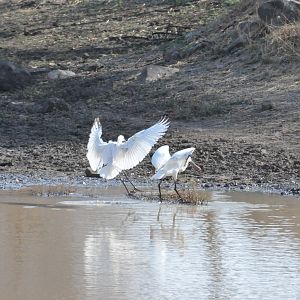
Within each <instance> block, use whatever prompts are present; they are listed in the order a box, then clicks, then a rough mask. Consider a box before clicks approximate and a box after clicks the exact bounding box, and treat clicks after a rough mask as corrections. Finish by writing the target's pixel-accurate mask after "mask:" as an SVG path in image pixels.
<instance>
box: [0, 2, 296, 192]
mask: <svg viewBox="0 0 300 300" xmlns="http://www.w3.org/2000/svg"><path fill="white" fill-rule="evenodd" d="M171 2H172V1H170V2H167V1H165V2H163V4H151V5H150V4H149V5H143V4H139V3H134V2H129V3H128V4H126V7H124V5H125V4H124V3H123V4H122V3H121V2H120V1H118V3H119V4H114V2H112V1H109V2H108V1H103V2H101V1H96V2H93V1H92V2H91V1H66V2H54V1H27V2H24V1H13V2H8V3H5V2H4V3H3V4H0V6H1V9H0V15H1V18H0V25H1V26H0V27H1V30H0V57H1V59H5V60H10V61H14V62H16V63H20V64H22V65H23V66H26V67H31V68H39V69H36V71H34V72H32V76H33V83H32V84H31V85H29V86H27V87H26V88H24V89H22V90H14V91H8V92H0V108H1V110H0V125H1V126H0V172H1V180H2V182H5V181H6V180H10V179H9V178H10V176H11V174H22V176H23V175H26V176H29V177H30V176H33V177H34V178H38V177H42V178H43V177H47V178H49V177H50V178H51V176H54V177H55V176H70V178H71V177H74V176H78V175H83V174H84V172H85V169H86V167H87V166H88V162H87V159H86V157H85V154H86V144H87V140H88V134H89V131H90V127H91V125H92V123H93V119H94V117H96V116H99V117H100V118H101V122H102V125H103V132H104V133H103V134H104V137H105V138H106V139H107V140H108V139H115V138H116V137H117V135H118V134H121V133H122V134H123V135H125V137H129V136H130V135H131V134H133V133H135V132H136V131H137V130H140V129H143V128H145V126H148V125H151V124H153V123H154V122H156V121H157V120H159V119H160V117H161V116H162V115H168V116H169V118H170V120H171V127H170V130H169V131H168V133H167V135H166V137H165V138H164V139H163V140H161V141H160V143H159V145H161V144H164V143H168V144H169V145H170V148H171V151H172V152H173V151H176V150H178V149H181V148H182V147H190V146H195V147H196V148H197V151H196V153H195V160H196V161H197V162H198V163H201V164H203V165H204V167H205V171H204V173H203V174H201V175H198V174H197V175H195V174H192V172H191V171H190V170H189V171H188V172H187V175H184V176H182V178H181V180H182V181H195V182H196V183H197V184H198V185H199V186H203V187H211V186H219V187H225V188H228V187H238V188H245V187H248V186H252V187H260V186H261V187H266V186H267V187H272V188H276V189H277V190H281V191H283V192H287V193H293V194H299V184H300V108H299V107H300V88H299V86H300V75H299V74H300V72H299V70H300V64H299V60H297V59H293V60H288V59H286V60H276V59H275V58H276V57H275V56H274V59H273V60H272V61H270V60H266V57H265V56H262V55H258V53H261V52H259V50H258V49H257V48H255V47H254V46H253V45H250V46H249V45H248V46H247V47H241V48H237V49H234V50H233V51H229V52H226V51H219V50H220V49H219V50H218V51H216V49H217V47H216V46H217V45H218V39H216V36H217V34H220V32H223V35H220V36H221V37H222V36H223V38H222V39H221V40H219V42H220V45H221V46H222V47H224V49H225V46H226V45H225V44H226V43H227V41H226V38H228V36H229V35H226V34H227V33H226V32H227V31H226V30H227V29H226V30H225V28H226V27H227V26H228V24H230V22H233V21H234V20H230V22H229V21H228V18H227V19H226V18H224V19H222V20H223V21H222V22H223V23H220V22H221V21H219V23H216V22H215V23H211V22H212V20H213V19H214V17H215V15H220V14H221V13H223V14H224V13H225V12H226V11H227V9H233V7H229V6H228V5H227V4H226V3H225V2H224V3H225V4H224V3H222V2H217V1H213V2H209V1H208V2H203V1H202V2H198V1H183V2H184V3H183V5H173V4H172V3H171ZM120 5H121V6H120ZM245 11H246V9H245ZM245 11H243V10H238V12H239V13H240V15H238V13H235V16H236V18H237V19H238V18H242V17H243V16H244V13H245ZM229 15H230V13H229ZM227 16H228V15H227ZM230 16H231V17H232V15H230ZM226 20H227V21H226ZM226 22H227V23H226ZM1 23H2V24H1ZM216 24H217V25H218V26H216ZM199 28H200V29H199ZM193 30H196V32H197V34H199V32H201V34H202V36H201V41H202V42H203V41H208V42H207V43H206V44H205V45H208V44H209V45H210V44H211V43H213V45H214V46H213V47H206V46H205V47H204V46H203V47H202V46H201V47H200V46H199V47H198V49H196V50H193V51H191V52H190V53H189V54H188V55H180V53H179V55H177V56H176V55H175V56H174V55H173V54H174V52H172V51H173V50H174V51H175V50H178V49H179V50H180V49H183V48H184V47H185V45H187V49H189V48H188V47H189V46H190V45H191V44H188V43H187V42H186V41H187V38H186V33H188V32H191V31H193ZM199 30H200V31H199ZM225 37H226V38H225ZM189 38H191V37H190V36H189ZM225 41H226V43H225ZM197 43H199V39H198V40H197ZM228 43H229V42H228ZM228 43H227V45H228ZM223 44H224V45H223ZM178 45H179V46H178ZM257 45H261V42H260V43H259V44H256V46H257ZM257 47H258V46H257ZM170 49H171V50H170ZM172 49H173V50H172ZM149 64H156V65H163V66H168V67H176V68H178V69H179V72H177V73H176V74H174V75H173V76H171V77H169V78H164V79H161V80H158V81H153V82H147V81H146V82H145V81H142V80H141V79H140V77H139V75H140V73H141V72H142V70H143V69H144V68H145V66H146V65H149ZM55 69H64V70H70V71H73V72H75V73H76V76H75V77H71V78H66V79H59V80H49V79H48V77H47V72H48V71H50V70H55ZM151 173H152V168H151V165H150V160H149V157H147V158H146V159H145V160H144V161H143V163H142V164H141V165H140V166H138V167H136V168H135V169H133V170H132V174H133V176H135V177H137V178H139V179H141V180H145V178H148V177H149V175H150V174H151ZM18 176H19V175H18Z"/></svg>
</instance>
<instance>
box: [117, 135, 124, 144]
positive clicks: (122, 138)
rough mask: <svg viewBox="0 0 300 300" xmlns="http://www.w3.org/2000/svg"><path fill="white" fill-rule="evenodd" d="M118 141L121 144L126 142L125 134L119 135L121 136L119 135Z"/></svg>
mask: <svg viewBox="0 0 300 300" xmlns="http://www.w3.org/2000/svg"><path fill="white" fill-rule="evenodd" d="M117 142H118V143H119V144H122V143H124V142H125V138H124V136H123V135H119V136H118V139H117Z"/></svg>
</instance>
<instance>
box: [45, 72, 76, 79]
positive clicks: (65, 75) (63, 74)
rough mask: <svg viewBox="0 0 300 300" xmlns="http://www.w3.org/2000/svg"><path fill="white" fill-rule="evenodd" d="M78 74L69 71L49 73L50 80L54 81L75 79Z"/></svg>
mask: <svg viewBox="0 0 300 300" xmlns="http://www.w3.org/2000/svg"><path fill="white" fill-rule="evenodd" d="M74 76H76V74H75V73H74V72H72V71H68V70H53V71H50V72H49V73H48V78H49V79H51V80H53V79H65V78H69V77H74Z"/></svg>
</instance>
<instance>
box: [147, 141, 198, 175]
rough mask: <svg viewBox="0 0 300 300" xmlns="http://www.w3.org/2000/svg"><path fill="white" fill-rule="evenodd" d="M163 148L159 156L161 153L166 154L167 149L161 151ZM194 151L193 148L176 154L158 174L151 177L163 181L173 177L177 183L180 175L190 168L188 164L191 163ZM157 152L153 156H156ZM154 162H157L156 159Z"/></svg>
mask: <svg viewBox="0 0 300 300" xmlns="http://www.w3.org/2000/svg"><path fill="white" fill-rule="evenodd" d="M162 147H164V146H162ZM162 147H160V148H158V149H157V150H156V152H158V153H159V154H160V153H161V152H165V151H166V150H165V149H166V148H164V149H163V150H161V148H162ZM194 151H195V148H194V147H191V148H186V149H183V150H180V151H177V152H175V153H174V154H173V155H172V156H171V157H170V158H169V159H168V160H167V161H166V162H165V163H164V164H163V165H162V166H161V167H160V168H159V169H157V171H156V173H155V174H154V175H153V176H152V177H151V179H163V178H165V177H168V176H172V177H173V178H174V180H175V181H176V180H177V175H178V173H181V172H183V171H185V169H186V168H187V167H188V164H189V162H190V161H191V155H192V153H193V152H194ZM156 152H155V153H154V154H153V156H155V155H156ZM159 154H158V156H159ZM154 161H155V162H156V159H154ZM152 164H153V162H152ZM154 167H155V165H154Z"/></svg>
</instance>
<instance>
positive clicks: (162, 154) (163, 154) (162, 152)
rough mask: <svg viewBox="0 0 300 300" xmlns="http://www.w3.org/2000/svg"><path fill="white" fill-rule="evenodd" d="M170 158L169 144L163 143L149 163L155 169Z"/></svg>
mask: <svg viewBox="0 0 300 300" xmlns="http://www.w3.org/2000/svg"><path fill="white" fill-rule="evenodd" d="M170 158H171V155H170V152H169V146H168V145H164V146H161V147H159V148H158V149H157V150H156V151H155V152H154V154H153V155H152V158H151V163H152V165H153V166H154V168H155V171H157V170H159V169H160V168H161V167H162V166H163V165H164V164H165V163H166V162H167V161H168V160H169V159H170Z"/></svg>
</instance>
